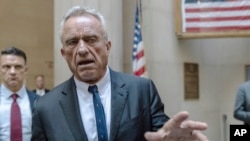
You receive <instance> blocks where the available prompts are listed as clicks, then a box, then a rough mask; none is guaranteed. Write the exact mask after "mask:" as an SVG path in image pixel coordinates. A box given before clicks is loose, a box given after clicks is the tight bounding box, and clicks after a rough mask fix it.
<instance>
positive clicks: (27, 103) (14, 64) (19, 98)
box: [0, 47, 37, 141]
mask: <svg viewBox="0 0 250 141" xmlns="http://www.w3.org/2000/svg"><path fill="white" fill-rule="evenodd" d="M27 72H28V66H27V58H26V54H25V53H24V52H23V51H22V50H20V49H18V48H16V47H9V48H5V49H3V50H2V51H1V54H0V77H1V81H2V84H1V86H0V141H30V139H31V124H32V108H33V106H34V105H33V103H34V101H35V99H36V98H37V96H36V94H35V93H33V92H31V91H29V90H28V89H27V88H26V86H25V78H26V75H27Z"/></svg>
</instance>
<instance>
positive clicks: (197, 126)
mask: <svg viewBox="0 0 250 141" xmlns="http://www.w3.org/2000/svg"><path fill="white" fill-rule="evenodd" d="M180 128H183V129H186V128H189V129H192V130H206V129H207V128H208V125H207V124H206V123H204V122H199V121H192V120H186V121H184V122H182V123H181V125H180Z"/></svg>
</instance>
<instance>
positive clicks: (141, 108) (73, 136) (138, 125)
mask: <svg viewBox="0 0 250 141" xmlns="http://www.w3.org/2000/svg"><path fill="white" fill-rule="evenodd" d="M110 74H111V127H110V129H111V131H110V138H109V140H110V141H143V140H145V139H144V133H145V132H146V131H156V130H157V129H159V128H160V127H162V126H163V124H164V123H165V122H166V121H167V120H168V119H169V118H168V116H167V115H165V114H164V105H163V103H162V102H161V99H160V97H159V95H158V92H157V90H156V87H155V85H154V83H153V82H152V81H151V80H149V79H145V78H141V77H135V76H132V75H129V74H123V73H119V72H115V71H113V70H111V69H110ZM32 130H33V133H32V141H87V140H88V139H87V136H86V133H85V129H84V126H83V122H82V120H81V115H80V110H79V105H78V100H77V94H76V86H75V82H74V79H73V77H71V78H70V79H69V80H67V81H65V82H64V83H62V84H60V85H59V86H57V87H55V88H54V89H52V90H51V91H50V92H49V93H48V94H47V95H45V96H42V97H39V99H38V101H37V103H36V105H35V111H34V116H33V124H32ZM86 130H87V129H86Z"/></svg>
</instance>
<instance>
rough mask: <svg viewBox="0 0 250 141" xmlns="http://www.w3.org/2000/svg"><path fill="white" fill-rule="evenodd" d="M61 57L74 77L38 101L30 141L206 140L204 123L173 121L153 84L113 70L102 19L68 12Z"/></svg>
mask: <svg viewBox="0 0 250 141" xmlns="http://www.w3.org/2000/svg"><path fill="white" fill-rule="evenodd" d="M60 39H61V42H62V48H61V54H62V56H63V57H64V59H65V60H66V62H67V64H68V67H69V68H70V70H71V72H72V73H73V75H72V77H71V78H69V79H68V80H66V81H65V82H63V83H61V84H59V85H58V86H56V87H55V88H53V89H51V90H50V92H49V93H48V94H46V95H44V96H43V97H40V98H39V100H38V101H37V102H36V104H35V105H36V106H35V110H34V115H33V125H32V129H33V132H32V141H145V140H148V141H180V140H183V141H184V140H185V141H207V140H208V139H207V137H206V136H205V135H204V134H203V133H202V131H204V130H206V129H207V124H206V123H204V122H199V121H192V120H189V119H188V117H189V113H188V112H186V111H182V112H180V113H178V114H176V115H175V116H174V117H173V118H171V119H170V118H169V117H168V116H167V115H166V114H165V113H164V105H163V103H162V101H161V99H160V96H159V94H158V92H157V89H156V87H155V85H154V83H153V81H152V80H150V79H146V78H142V77H137V76H134V75H130V74H125V73H121V72H117V71H114V70H112V69H111V68H110V67H109V66H108V56H109V53H110V50H111V41H109V40H108V34H107V29H106V25H105V20H104V18H103V16H102V15H101V14H100V13H98V12H97V11H96V10H94V9H88V8H84V7H80V6H76V7H73V8H71V9H70V10H69V11H68V12H67V13H66V15H65V17H64V19H63V21H62V23H61V29H60Z"/></svg>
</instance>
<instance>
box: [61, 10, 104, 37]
mask: <svg viewBox="0 0 250 141" xmlns="http://www.w3.org/2000/svg"><path fill="white" fill-rule="evenodd" d="M84 15H91V16H93V17H95V18H96V19H97V20H98V21H100V23H101V25H102V27H103V31H104V35H103V37H104V39H105V40H108V33H107V27H106V21H105V19H104V17H103V15H102V14H101V13H99V12H98V11H97V10H95V9H91V8H87V7H81V6H74V7H72V8H71V9H69V10H68V12H67V13H66V14H65V15H64V17H63V20H62V21H61V25H60V30H59V37H60V40H61V42H62V32H63V26H64V24H65V22H66V21H67V20H68V19H69V18H70V17H76V16H84Z"/></svg>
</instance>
